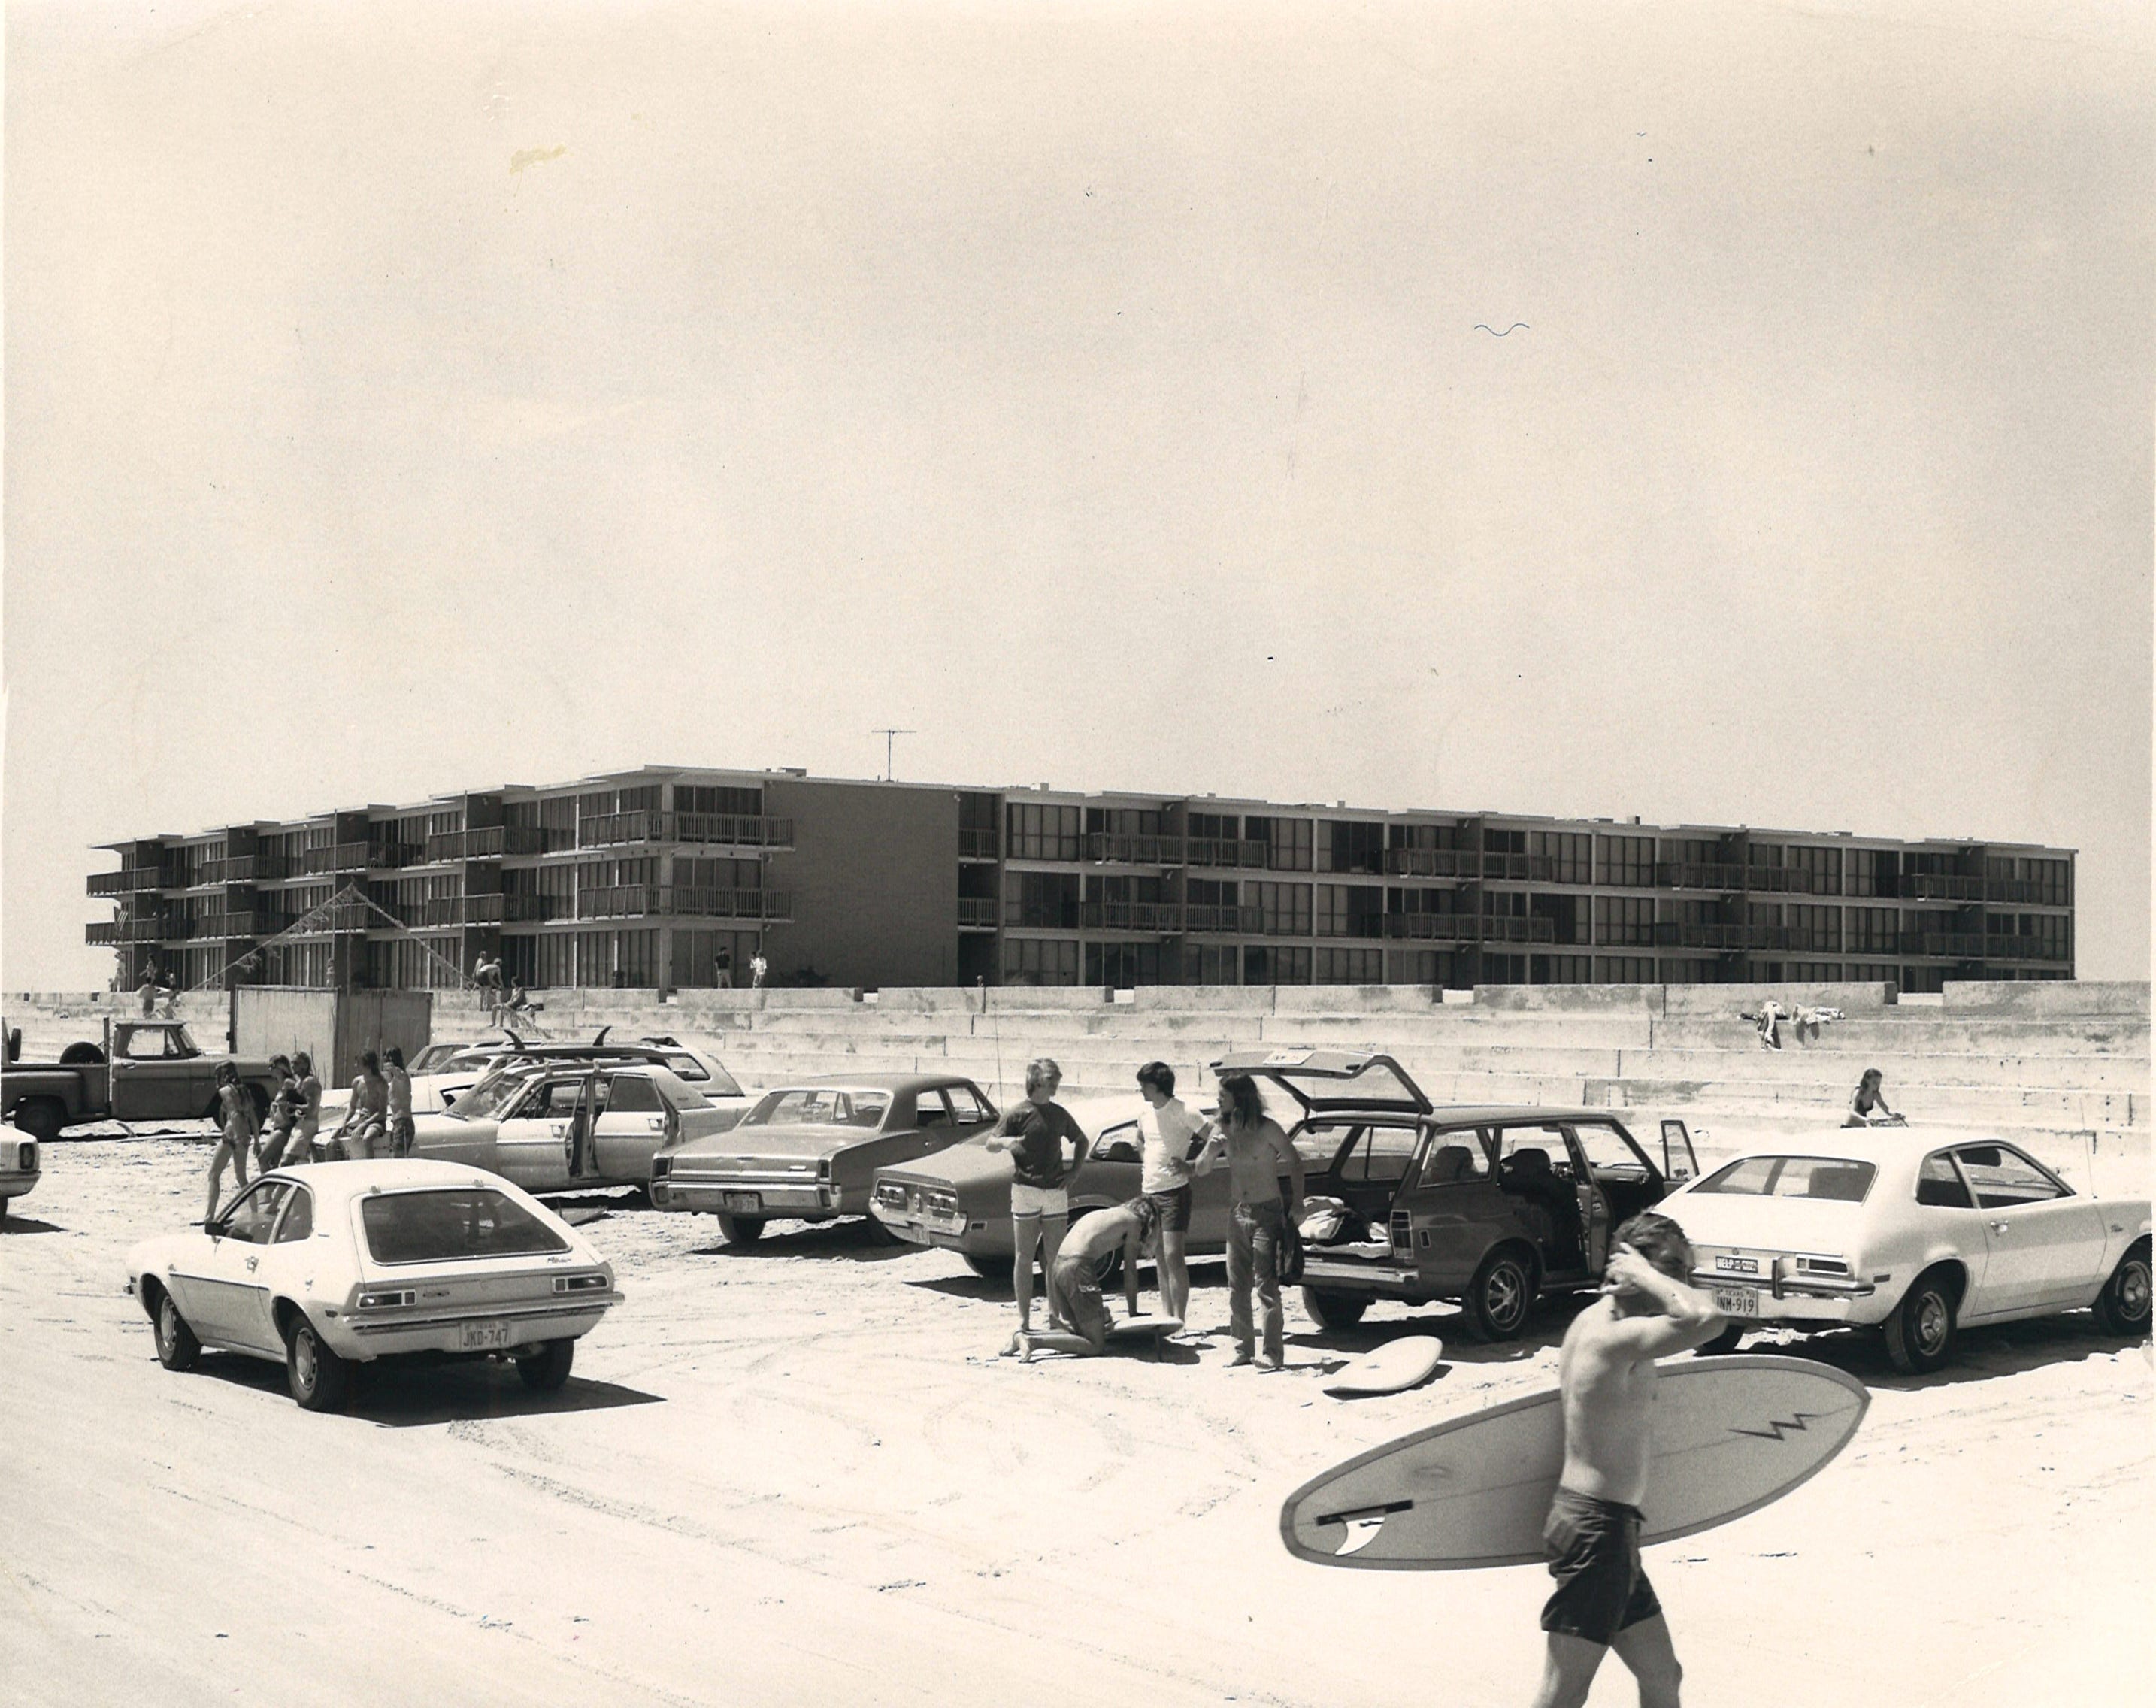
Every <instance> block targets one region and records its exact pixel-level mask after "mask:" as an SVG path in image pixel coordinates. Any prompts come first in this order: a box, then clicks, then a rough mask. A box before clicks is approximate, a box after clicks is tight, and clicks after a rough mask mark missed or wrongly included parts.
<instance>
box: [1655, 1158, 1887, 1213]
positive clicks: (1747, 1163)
mask: <svg viewBox="0 0 2156 1708" xmlns="http://www.w3.org/2000/svg"><path fill="white" fill-rule="evenodd" d="M1878 1172H1879V1171H1878V1170H1877V1169H1876V1168H1875V1167H1873V1166H1872V1165H1871V1163H1869V1162H1860V1161H1858V1160H1857V1159H1856V1157H1741V1158H1739V1159H1738V1161H1737V1162H1732V1163H1729V1164H1728V1165H1727V1166H1726V1167H1722V1168H1717V1170H1716V1171H1715V1172H1713V1173H1712V1174H1710V1175H1708V1176H1707V1178H1706V1179H1704V1180H1702V1181H1701V1182H1699V1184H1698V1185H1697V1186H1695V1187H1692V1190H1693V1191H1694V1192H1696V1193H1707V1192H1712V1193H1729V1194H1731V1195H1732V1196H1734V1197H1738V1198H1830V1199H1833V1200H1834V1201H1835V1202H1836V1203H1845V1204H1857V1203H1863V1202H1864V1195H1865V1194H1866V1193H1868V1192H1870V1191H1871V1181H1872V1177H1873V1176H1874V1175H1876V1174H1877V1173H1878Z"/></svg>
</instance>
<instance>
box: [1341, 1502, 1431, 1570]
mask: <svg viewBox="0 0 2156 1708" xmlns="http://www.w3.org/2000/svg"><path fill="white" fill-rule="evenodd" d="M1413 1505H1414V1501H1412V1500H1388V1501H1386V1502H1385V1503H1384V1504H1383V1505H1380V1506H1358V1507H1355V1508H1353V1509H1352V1510H1351V1511H1346V1512H1327V1513H1324V1514H1322V1515H1321V1516H1319V1518H1318V1520H1317V1521H1318V1523H1320V1524H1337V1525H1338V1526H1341V1530H1342V1535H1341V1537H1340V1546H1338V1547H1337V1548H1335V1549H1334V1550H1333V1551H1332V1554H1333V1557H1334V1558H1335V1559H1340V1558H1343V1557H1346V1556H1347V1555H1349V1554H1353V1553H1356V1552H1359V1551H1360V1550H1362V1549H1363V1548H1367V1547H1368V1546H1369V1545H1370V1544H1371V1543H1372V1542H1373V1541H1375V1540H1376V1539H1377V1536H1378V1531H1381V1530H1383V1528H1384V1527H1385V1521H1386V1520H1387V1519H1388V1518H1390V1517H1391V1516H1393V1514H1394V1513H1395V1512H1405V1511H1407V1510H1408V1509H1409V1507H1411V1506H1413Z"/></svg>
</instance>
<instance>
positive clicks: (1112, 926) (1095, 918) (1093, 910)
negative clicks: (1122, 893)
mask: <svg viewBox="0 0 2156 1708" xmlns="http://www.w3.org/2000/svg"><path fill="white" fill-rule="evenodd" d="M1085 921H1086V930H1087V931H1152V932H1157V933H1168V932H1176V931H1181V930H1182V929H1183V904H1182V903H1181V902H1179V901H1089V902H1087V903H1086V907H1085Z"/></svg>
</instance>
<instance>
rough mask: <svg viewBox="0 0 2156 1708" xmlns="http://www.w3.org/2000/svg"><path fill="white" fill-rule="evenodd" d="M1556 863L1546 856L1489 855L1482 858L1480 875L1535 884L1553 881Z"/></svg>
mask: <svg viewBox="0 0 2156 1708" xmlns="http://www.w3.org/2000/svg"><path fill="white" fill-rule="evenodd" d="M1556 869H1557V862H1556V861H1554V860H1553V859H1551V858H1550V857H1549V856H1548V854H1490V853H1487V852H1486V853H1485V854H1483V856H1482V875H1483V876H1484V877H1486V878H1515V879H1527V880H1532V881H1533V882H1535V883H1537V884H1548V883H1549V882H1551V881H1552V880H1553V874H1554V873H1555V871H1556Z"/></svg>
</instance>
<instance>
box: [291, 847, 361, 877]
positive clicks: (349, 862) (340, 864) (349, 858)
mask: <svg viewBox="0 0 2156 1708" xmlns="http://www.w3.org/2000/svg"><path fill="white" fill-rule="evenodd" d="M366 869H367V844H365V843H364V842H340V843H338V844H336V845H335V846H334V847H331V848H311V849H305V850H304V851H303V852H302V853H301V854H300V871H302V872H303V873H305V874H306V875H309V876H313V875H315V874H316V873H321V872H363V871H365V870H366Z"/></svg>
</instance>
